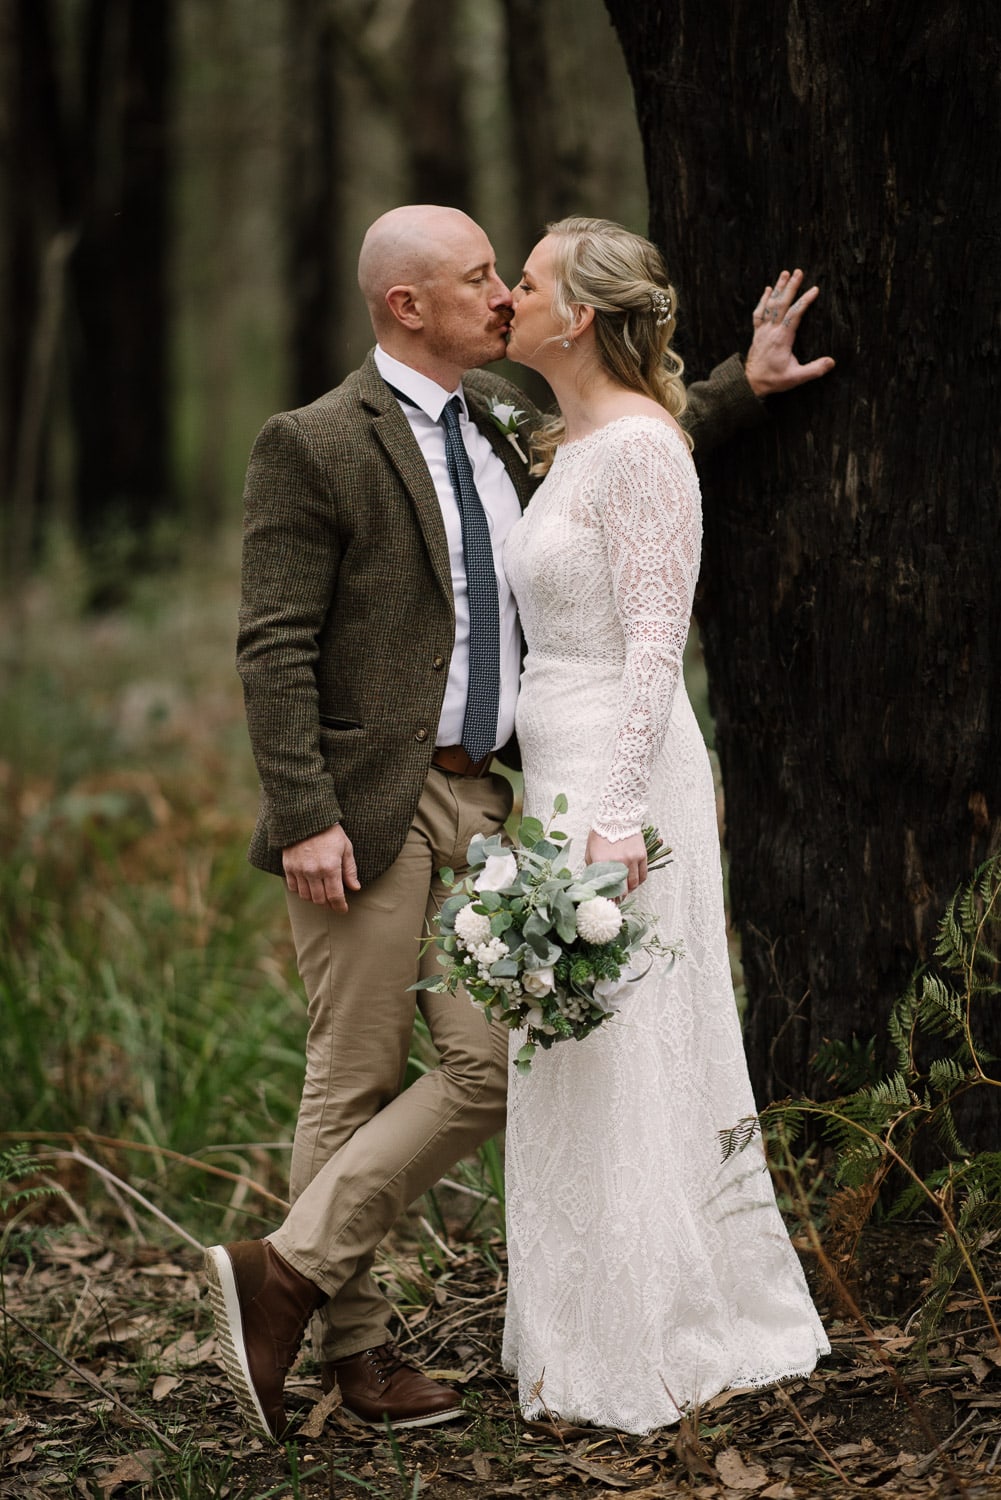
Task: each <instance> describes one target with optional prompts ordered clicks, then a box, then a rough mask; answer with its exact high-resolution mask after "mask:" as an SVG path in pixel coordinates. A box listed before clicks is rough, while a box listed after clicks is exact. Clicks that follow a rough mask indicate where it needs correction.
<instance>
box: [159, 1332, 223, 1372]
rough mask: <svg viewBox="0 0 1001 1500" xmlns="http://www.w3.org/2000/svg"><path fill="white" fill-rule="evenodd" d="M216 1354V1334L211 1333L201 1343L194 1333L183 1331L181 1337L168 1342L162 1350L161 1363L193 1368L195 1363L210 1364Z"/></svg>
mask: <svg viewBox="0 0 1001 1500" xmlns="http://www.w3.org/2000/svg"><path fill="white" fill-rule="evenodd" d="M215 1355H216V1341H215V1335H214V1334H211V1333H210V1334H209V1336H208V1338H204V1339H202V1341H201V1343H199V1342H198V1339H197V1338H196V1337H195V1335H194V1334H193V1333H190V1332H189V1333H182V1334H181V1337H180V1338H179V1339H175V1340H174V1342H173V1343H172V1344H167V1345H165V1347H164V1348H163V1349H161V1351H160V1356H159V1363H161V1364H165V1365H177V1366H179V1368H180V1369H182V1370H191V1369H193V1368H194V1366H195V1365H205V1364H209V1363H210V1361H211V1360H213V1359H214V1358H215Z"/></svg>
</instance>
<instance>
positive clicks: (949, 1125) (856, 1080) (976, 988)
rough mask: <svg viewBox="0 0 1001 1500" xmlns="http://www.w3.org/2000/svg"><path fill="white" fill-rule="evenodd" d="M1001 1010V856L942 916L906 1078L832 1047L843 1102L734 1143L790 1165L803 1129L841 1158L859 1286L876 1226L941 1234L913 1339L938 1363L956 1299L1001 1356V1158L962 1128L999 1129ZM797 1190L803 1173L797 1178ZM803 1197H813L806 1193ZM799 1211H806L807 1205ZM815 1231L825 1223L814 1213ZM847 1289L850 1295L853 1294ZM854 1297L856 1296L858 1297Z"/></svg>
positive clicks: (841, 1207)
mask: <svg viewBox="0 0 1001 1500" xmlns="http://www.w3.org/2000/svg"><path fill="white" fill-rule="evenodd" d="M999 1003H1001V855H996V856H994V857H993V858H992V859H989V860H988V861H986V862H985V863H984V864H983V865H981V867H980V868H979V869H978V870H977V871H976V872H975V873H974V875H973V876H972V877H971V878H970V879H969V880H968V881H967V882H966V883H965V884H963V885H962V886H961V887H960V888H959V889H958V890H957V892H956V894H955V895H954V896H953V898H952V900H951V901H950V902H949V903H948V906H947V908H946V910H945V912H944V914H943V916H942V919H941V922H940V925H939V930H938V941H937V944H936V948H935V955H934V959H933V960H932V962H930V963H928V964H926V965H923V966H922V967H921V968H920V969H918V971H917V972H916V973H915V975H914V976H913V978H912V980H911V983H910V984H909V985H908V987H907V989H906V990H905V992H904V994H903V995H901V997H900V998H899V999H898V1000H897V1002H896V1003H895V1005H894V1006H893V1009H892V1012H891V1015H890V1020H889V1040H890V1044H891V1055H892V1058H893V1063H894V1066H893V1068H892V1071H890V1072H889V1073H888V1074H887V1075H886V1076H884V1077H880V1078H873V1077H872V1076H871V1074H872V1067H873V1062H872V1059H873V1052H874V1049H873V1048H872V1047H869V1046H861V1045H855V1046H841V1045H833V1044H829V1046H828V1047H827V1048H826V1049H825V1055H824V1058H823V1063H824V1068H825V1071H826V1072H827V1074H828V1076H833V1077H834V1078H835V1079H840V1081H841V1083H842V1087H843V1088H844V1090H845V1091H844V1092H843V1093H842V1094H841V1096H840V1097H838V1098H835V1099H831V1100H827V1101H820V1102H818V1101H814V1100H809V1099H798V1100H793V1101H791V1102H783V1103H779V1104H775V1105H771V1106H769V1107H768V1108H767V1109H765V1110H764V1111H762V1113H761V1115H760V1116H758V1117H757V1118H756V1119H748V1120H745V1121H742V1122H741V1123H740V1124H739V1125H738V1126H737V1127H736V1128H735V1129H733V1130H731V1131H729V1132H727V1133H726V1134H725V1136H724V1148H725V1150H726V1152H727V1153H728V1154H730V1153H732V1152H733V1151H735V1150H739V1149H741V1148H742V1147H743V1146H744V1145H746V1144H747V1142H748V1141H749V1140H750V1139H751V1138H752V1137H753V1136H754V1135H755V1134H756V1133H757V1131H758V1130H759V1129H764V1131H765V1132H766V1134H768V1135H769V1136H770V1138H771V1139H772V1141H773V1143H776V1144H777V1146H778V1151H779V1154H780V1155H781V1154H784V1156H785V1158H786V1160H787V1162H788V1161H790V1160H791V1159H792V1144H791V1143H792V1142H794V1141H795V1140H796V1139H797V1137H798V1136H799V1135H800V1133H801V1132H802V1131H803V1129H804V1127H810V1128H811V1129H813V1130H816V1129H817V1128H818V1127H819V1129H820V1130H821V1131H822V1132H823V1135H824V1136H825V1137H826V1139H827V1140H828V1142H829V1143H830V1145H831V1147H832V1148H833V1183H834V1191H833V1192H831V1193H830V1194H829V1195H828V1196H827V1197H826V1200H825V1203H824V1212H823V1215H822V1217H823V1220H824V1229H825V1240H826V1250H822V1251H821V1252H820V1253H821V1255H822V1257H823V1259H824V1260H825V1261H826V1264H827V1266H828V1269H829V1270H831V1271H833V1268H834V1263H836V1264H837V1266H838V1267H839V1268H840V1271H839V1276H845V1277H847V1278H848V1282H849V1285H850V1277H851V1266H852V1263H853V1260H854V1257H855V1253H856V1250H857V1249H858V1246H859V1243H860V1240H861V1238H862V1236H863V1234H864V1232H865V1230H866V1228H867V1227H868V1226H869V1225H870V1224H871V1223H872V1222H873V1221H874V1220H876V1219H878V1220H879V1221H880V1222H881V1223H884V1224H887V1223H893V1222H894V1221H901V1222H903V1221H908V1220H913V1219H915V1218H918V1219H923V1220H926V1221H927V1222H930V1223H931V1224H933V1225H935V1226H936V1235H935V1239H934V1252H933V1255H932V1259H931V1262H930V1264H929V1266H928V1274H927V1280H926V1284H925V1288H924V1292H923V1296H922V1299H921V1303H920V1307H919V1309H918V1312H917V1317H916V1319H915V1321H914V1331H915V1333H916V1337H917V1345H916V1347H917V1351H918V1353H922V1354H923V1353H926V1351H927V1349H928V1345H929V1341H930V1340H931V1338H932V1337H933V1335H934V1334H935V1333H936V1331H937V1330H938V1328H939V1326H940V1324H941V1320H942V1317H943V1314H944V1313H945V1311H946V1309H947V1306H948V1303H949V1300H950V1297H951V1295H952V1293H953V1291H954V1290H955V1289H956V1288H957V1287H961V1288H962V1289H963V1290H964V1291H965V1292H966V1293H967V1294H969V1293H972V1294H973V1296H974V1298H975V1299H976V1301H977V1302H979V1304H980V1307H981V1309H982V1312H983V1316H984V1318H985V1319H986V1326H987V1327H988V1328H989V1329H990V1331H991V1333H992V1334H993V1337H994V1339H995V1340H996V1342H997V1345H998V1348H999V1349H1001V1329H999V1324H998V1318H997V1291H998V1284H999V1269H1001V1261H999V1257H998V1246H999V1243H1001V1149H995V1150H992V1149H983V1150H974V1149H971V1147H970V1146H969V1145H968V1144H967V1142H966V1141H965V1140H964V1122H972V1121H977V1122H978V1123H979V1124H980V1126H981V1134H982V1133H983V1131H982V1125H983V1122H984V1121H985V1120H990V1119H997V1118H998V1115H999V1099H1001V1094H999V1091H1001V1061H999V1059H998V1058H997V1057H996V1056H995V1055H994V1054H993V1053H992V1052H991V1051H990V1049H989V1048H988V1046H987V1044H986V1042H985V1035H986V1033H987V1031H988V1024H989V1020H990V1019H991V1018H992V1017H993V1016H994V1015H996V1013H997V1007H998V1004H999ZM792 1179H793V1181H794V1183H795V1182H796V1181H797V1174H796V1172H795V1171H793V1173H792ZM799 1191H800V1193H801V1195H802V1188H800V1189H799ZM801 1205H802V1206H803V1207H810V1206H809V1205H807V1204H806V1200H805V1198H803V1197H802V1196H801ZM805 1217H806V1218H807V1220H808V1221H810V1222H813V1221H814V1220H815V1219H816V1218H817V1217H819V1216H818V1215H817V1214H816V1213H815V1212H813V1211H812V1208H811V1211H809V1212H808V1213H806V1214H805ZM847 1289H848V1288H846V1287H845V1286H844V1285H842V1288H841V1290H842V1291H843V1292H844V1291H845V1290H847ZM849 1296H850V1291H849Z"/></svg>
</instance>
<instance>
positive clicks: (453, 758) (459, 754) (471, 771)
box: [431, 745, 494, 776]
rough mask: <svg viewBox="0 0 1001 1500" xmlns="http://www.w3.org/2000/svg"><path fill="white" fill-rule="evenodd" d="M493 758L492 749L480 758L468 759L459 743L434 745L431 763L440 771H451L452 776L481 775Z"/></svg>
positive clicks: (488, 767)
mask: <svg viewBox="0 0 1001 1500" xmlns="http://www.w3.org/2000/svg"><path fill="white" fill-rule="evenodd" d="M493 758H494V752H493V751H492V750H491V752H490V754H489V755H485V756H484V757H483V759H482V760H470V759H469V756H468V755H467V754H466V752H465V750H463V748H462V746H461V745H436V746H435V752H434V754H433V755H432V757H431V764H432V765H433V766H437V767H438V769H439V770H440V771H451V773H452V775H453V776H482V775H483V774H484V772H485V771H488V770H489V769H490V762H491V761H492V760H493Z"/></svg>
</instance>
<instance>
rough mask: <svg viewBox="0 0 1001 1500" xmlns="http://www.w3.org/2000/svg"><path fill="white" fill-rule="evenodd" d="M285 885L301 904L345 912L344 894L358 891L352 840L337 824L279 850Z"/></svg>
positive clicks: (345, 900)
mask: <svg viewBox="0 0 1001 1500" xmlns="http://www.w3.org/2000/svg"><path fill="white" fill-rule="evenodd" d="M282 865H283V866H284V869H285V884H286V885H287V886H288V888H289V890H290V891H291V892H292V893H293V894H294V895H296V896H299V897H300V898H301V899H302V900H303V901H313V902H315V903H316V905H317V906H329V907H330V908H331V910H332V911H347V909H348V903H347V899H346V896H345V892H346V891H360V890H361V882H360V881H359V879H358V870H357V867H356V865H355V856H354V850H353V849H352V847H351V840H350V839H349V838H348V836H347V834H346V833H345V832H344V829H343V828H342V827H341V825H340V824H339V823H335V824H334V826H333V828H328V829H326V831H325V832H323V833H315V834H314V835H313V836H312V838H308V839H302V840H301V842H300V843H298V844H289V846H288V848H287V849H284V850H283V851H282Z"/></svg>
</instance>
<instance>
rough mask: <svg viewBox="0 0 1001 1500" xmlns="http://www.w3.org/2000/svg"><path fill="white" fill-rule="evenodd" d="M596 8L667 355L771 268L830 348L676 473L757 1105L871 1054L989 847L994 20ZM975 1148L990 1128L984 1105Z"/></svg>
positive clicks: (1000, 322) (704, 336)
mask: <svg viewBox="0 0 1001 1500" xmlns="http://www.w3.org/2000/svg"><path fill="white" fill-rule="evenodd" d="M608 8H609V11H610V12H611V14H612V17H613V20H614V21H615V24H616V26H617V29H618V31H619V34H620V37H621V40H622V44H623V48H624V51H625V55H626V60H627V64H628V67H629V70H630V74H631V77H632V80H633V85H634V88H635V93H636V101H637V110H638V116H639V122H640V127H641V131H642V135H643V141H644V149H645V153H646V161H647V172H648V178H649V188H650V199H651V234H652V236H653V238H654V239H656V240H657V241H658V242H660V243H661V244H662V245H663V246H664V248H665V250H666V252H667V256H668V260H669V264H670V266H671V267H672V271H673V274H674V276H675V277H676V279H677V281H678V283H679V285H680V288H681V293H682V298H683V307H682V319H683V340H684V345H685V349H684V352H685V353H686V355H687V357H688V359H689V369H690V372H691V373H697V361H696V359H695V358H694V357H693V351H698V356H699V359H698V364H700V365H701V366H702V367H703V368H704V367H705V366H706V365H707V364H709V363H711V362H712V360H713V359H714V358H716V357H719V356H721V355H724V354H726V353H728V352H730V351H731V350H732V349H734V348H735V347H737V346H738V345H739V346H740V347H746V344H747V342H748V340H749V335H750V325H749V317H748V314H749V312H750V309H751V308H752V307H753V305H754V303H755V301H756V300H757V296H758V293H759V291H760V289H761V287H762V285H763V284H764V283H765V282H766V281H770V280H772V279H773V277H774V274H775V273H776V271H777V270H778V268H780V267H781V266H783V265H801V266H803V267H805V268H807V271H808V277H809V278H810V279H813V278H815V279H816V280H817V281H819V282H820V283H821V286H822V297H821V301H820V302H819V304H818V305H817V307H816V308H815V309H813V310H812V311H811V312H810V313H808V315H807V321H806V323H805V324H804V327H803V329H802V330H801V334H800V342H801V344H802V345H803V350H802V355H803V357H804V358H808V357H810V356H811V355H813V354H817V353H827V352H830V353H833V354H834V355H835V357H836V358H837V361H838V367H837V369H836V371H835V372H834V374H833V375H831V376H828V377H827V378H826V379H825V380H823V381H822V382H820V383H819V384H817V385H814V386H810V387H807V388H804V389H802V390H800V391H798V392H796V393H793V394H790V395H786V396H782V397H778V398H774V399H773V401H772V411H771V417H772V420H771V422H770V423H769V424H768V426H767V428H765V429H762V430H760V431H759V432H758V433H755V434H754V435H752V436H749V437H747V438H745V439H743V440H741V441H740V442H739V443H737V444H733V445H731V446H730V447H729V449H727V450H725V451H722V452H720V453H719V454H718V455H712V456H711V457H708V458H707V460H706V461H705V463H704V464H702V465H700V467H701V469H702V477H703V489H704V499H705V521H706V536H705V550H704V559H703V580H704V593H703V596H702V600H701V605H700V614H699V620H700V625H701V627H702V631H703V637H704V641H705V648H706V656H707V662H708V667H709V673H710V681H711V685H712V697H713V709H714V713H715V716H716V734H717V745H718V749H719V753H720V759H721V763H722V769H723V775H724V780H725V784H726V793H727V828H728V847H729V852H730V856H731V893H732V902H733V914H734V918H735V920H736V922H737V924H738V926H739V928H740V931H741V936H742V941H743V956H744V966H745V972H746V976H747V985H748V995H749V1012H748V1018H747V1045H748V1049H749V1056H750V1061H751V1066H752V1073H753V1076H754V1081H755V1085H756V1088H757V1091H758V1096H759V1099H760V1100H761V1102H762V1103H763V1102H764V1101H765V1100H767V1099H770V1098H775V1097H778V1096H781V1095H784V1094H786V1093H787V1092H799V1091H801V1090H805V1089H808V1088H810V1087H812V1086H813V1082H814V1080H812V1079H811V1076H810V1068H809V1063H810V1059H811V1057H812V1056H813V1054H814V1053H815V1051H816V1048H817V1046H818V1043H819V1042H820V1041H821V1040H822V1039H823V1038H825V1037H836V1038H841V1039H846V1038H849V1037H852V1036H855V1037H860V1038H868V1037H870V1036H872V1035H876V1036H877V1038H878V1039H879V1043H880V1045H881V1044H882V1040H883V1037H884V1034H885V1032H884V1026H885V1020H886V1015H887V1011H888V1008H889V1006H890V1004H891V1003H892V1001H893V999H894V998H895V997H896V996H897V994H898V993H899V992H900V991H901V990H902V988H903V987H904V984H905V982H906V980H907V978H908V976H909V974H910V973H911V971H912V970H913V968H914V966H915V965H916V964H917V963H919V962H920V961H923V960H924V959H926V958H927V957H928V956H929V954H930V953H931V951H932V949H933V947H934V940H935V930H936V925H937V921H938V918H939V915H940V913H941V911H942V909H943V906H944V904H945V902H946V901H947V899H948V898H949V897H950V895H951V894H952V892H953V890H954V888H955V887H956V885H957V884H958V883H959V882H960V880H962V879H963V878H964V877H965V876H966V875H967V874H968V873H969V872H970V870H971V869H973V868H974V867H975V866H976V865H977V863H978V862H979V861H980V860H981V859H982V858H984V856H985V855H987V854H988V852H992V851H994V850H996V849H997V848H998V846H999V843H1001V750H999V746H1001V683H999V669H998V659H999V653H1001V589H999V587H998V581H997V576H998V557H999V555H1001V506H999V504H998V486H999V479H1001V451H999V443H998V436H997V412H996V405H997V398H996V392H997V390H998V385H999V374H1001V319H999V311H1001V67H999V61H1001V15H999V12H998V10H997V8H996V6H993V5H990V4H987V3H985V0H978V3H974V4H972V5H969V6H963V7H960V6H946V7H943V6H941V5H938V4H935V3H932V0H917V3H914V0H906V3H905V0H891V3H887V4H883V5H880V6H876V7H873V6H871V5H868V4H866V3H863V0H849V3H847V4H844V5H839V6H833V7H832V6H829V5H826V4H824V3H823V0H789V3H788V4H783V5H770V6H709V7H707V6H705V5H703V4H701V3H699V0H676V3H673V4H671V5H668V6H663V5H661V4H658V3H636V0H628V3H626V0H608ZM999 1041H1001V1022H999V1021H997V1020H996V1021H995V1022H994V1023H993V1044H994V1045H993V1050H994V1051H997V1050H998V1043H999ZM995 1092H996V1091H995ZM975 1134H976V1135H978V1136H979V1138H980V1140H981V1141H983V1142H984V1144H986V1143H987V1142H988V1141H990V1142H992V1143H993V1144H994V1145H996V1141H997V1120H996V1118H995V1120H994V1121H993V1122H992V1121H988V1120H985V1119H983V1118H981V1119H980V1120H979V1121H977V1122H976V1128H975Z"/></svg>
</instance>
